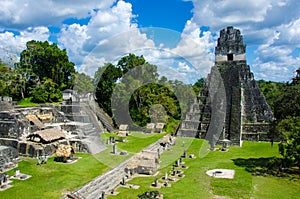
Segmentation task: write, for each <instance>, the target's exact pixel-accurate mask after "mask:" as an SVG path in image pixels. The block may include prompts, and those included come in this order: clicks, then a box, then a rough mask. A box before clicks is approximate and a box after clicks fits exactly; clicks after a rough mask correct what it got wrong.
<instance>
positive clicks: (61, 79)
mask: <svg viewBox="0 0 300 199" xmlns="http://www.w3.org/2000/svg"><path fill="white" fill-rule="evenodd" d="M18 68H19V69H22V70H23V71H25V72H24V73H25V74H26V78H27V80H28V82H30V81H31V80H34V81H35V80H38V81H43V80H44V79H45V78H49V79H51V80H52V81H53V82H54V83H55V84H57V85H58V87H59V88H60V89H61V90H63V89H66V88H71V87H72V86H73V83H74V74H75V68H74V63H72V62H70V61H69V58H68V55H67V52H66V50H65V49H63V50H61V49H59V48H58V46H57V44H55V43H53V44H49V43H48V41H44V42H41V41H35V40H32V41H29V42H27V43H26V49H25V50H23V51H22V52H21V57H20V63H19V64H18ZM35 82H36V81H35ZM32 86H34V85H27V87H32Z"/></svg>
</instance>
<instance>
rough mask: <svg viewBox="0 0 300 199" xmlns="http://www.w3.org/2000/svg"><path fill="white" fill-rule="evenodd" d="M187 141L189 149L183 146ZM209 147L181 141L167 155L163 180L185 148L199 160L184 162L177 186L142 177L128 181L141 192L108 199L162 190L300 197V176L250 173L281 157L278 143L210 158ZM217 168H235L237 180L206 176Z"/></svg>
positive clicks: (188, 194) (174, 194) (167, 193)
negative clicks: (157, 184)
mask: <svg viewBox="0 0 300 199" xmlns="http://www.w3.org/2000/svg"><path fill="white" fill-rule="evenodd" d="M183 141H184V142H185V147H183V145H182V142H183ZM205 146H207V143H206V142H205V141H203V140H198V139H187V138H178V139H177V144H176V146H174V147H173V148H172V150H171V151H166V152H164V153H163V155H162V157H161V160H162V163H161V167H160V172H159V174H158V176H156V177H158V178H159V179H160V178H161V177H162V176H163V175H164V174H165V172H169V171H170V170H171V168H172V164H173V163H174V161H175V160H176V159H177V158H178V157H180V155H182V152H183V150H184V148H186V147H188V154H190V153H193V154H195V155H196V156H197V158H196V159H184V161H185V162H186V165H188V166H189V168H188V169H187V170H184V173H185V175H186V176H185V177H184V178H182V179H180V180H179V181H178V182H176V183H172V182H171V184H172V187H171V188H161V189H155V188H151V187H150V185H151V183H152V182H153V180H154V178H155V177H153V176H152V177H139V178H134V179H133V180H131V181H129V182H128V183H130V184H138V185H140V186H141V187H140V188H139V189H138V190H132V189H126V188H122V187H120V188H118V189H117V191H118V192H120V194H119V195H117V196H109V197H108V198H110V199H113V198H137V195H138V194H142V193H144V192H146V191H151V190H158V191H159V192H161V193H162V194H163V195H164V198H167V199H168V198H170V199H173V198H180V199H184V198H187V199H188V198H214V196H215V195H218V196H226V197H228V198H232V199H235V198H236V199H240V198H245V199H246V198H247V199H249V198H255V199H256V198H263V199H264V198H275V199H276V198H279V199H281V198H300V193H299V188H300V179H299V176H296V178H293V177H274V176H266V177H262V176H255V175H253V174H252V172H249V171H250V170H251V169H249V168H253V167H254V166H260V165H263V164H262V162H264V163H265V162H266V161H267V160H268V159H269V158H271V157H274V156H277V155H278V148H277V144H274V146H273V147H271V146H270V143H267V142H261V143H258V142H244V144H243V147H242V148H240V147H230V150H229V151H228V152H221V151H213V152H209V153H208V154H207V155H205V153H206V148H205ZM199 157H200V158H199ZM216 168H223V169H234V170H235V177H234V179H218V178H212V177H210V176H208V175H206V173H205V172H206V171H207V170H210V169H216ZM294 177H295V176H294ZM161 182H163V181H161Z"/></svg>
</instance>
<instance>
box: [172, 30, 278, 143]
mask: <svg viewBox="0 0 300 199" xmlns="http://www.w3.org/2000/svg"><path fill="white" fill-rule="evenodd" d="M272 119H273V114H272V111H271V108H270V106H269V105H268V104H267V102H266V100H265V98H264V96H263V95H262V92H261V91H260V89H259V87H258V85H257V83H256V81H255V80H254V75H253V73H252V72H251V71H250V66H249V65H247V62H246V45H245V44H244V43H243V36H242V35H241V33H240V31H239V30H238V29H234V28H233V27H232V26H229V27H227V28H225V29H223V30H221V31H220V37H219V38H218V44H217V46H216V48H215V65H214V66H213V67H212V68H211V72H210V74H209V75H208V77H207V79H206V85H205V87H204V89H203V90H202V91H200V93H199V95H198V98H197V99H196V100H195V102H194V104H193V105H192V107H191V108H190V111H189V112H188V113H187V115H186V118H185V120H184V121H182V123H181V125H180V128H179V130H178V132H177V135H178V136H184V137H198V138H205V139H207V140H209V142H210V144H211V146H214V145H215V144H216V143H217V142H218V141H220V140H230V142H231V144H233V145H239V146H241V144H242V140H254V141H260V140H267V139H268V138H267V132H268V131H269V123H270V122H271V121H272Z"/></svg>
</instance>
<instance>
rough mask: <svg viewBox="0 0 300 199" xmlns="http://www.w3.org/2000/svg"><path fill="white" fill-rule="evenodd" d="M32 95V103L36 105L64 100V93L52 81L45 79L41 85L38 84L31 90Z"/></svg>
mask: <svg viewBox="0 0 300 199" xmlns="http://www.w3.org/2000/svg"><path fill="white" fill-rule="evenodd" d="M30 94H31V96H32V102H36V103H45V102H57V101H59V100H60V99H61V98H62V92H61V91H60V90H59V88H58V86H57V84H56V83H54V82H53V81H52V80H51V79H45V80H44V81H43V82H42V83H41V84H38V85H37V86H36V87H35V88H34V89H32V90H31V92H30Z"/></svg>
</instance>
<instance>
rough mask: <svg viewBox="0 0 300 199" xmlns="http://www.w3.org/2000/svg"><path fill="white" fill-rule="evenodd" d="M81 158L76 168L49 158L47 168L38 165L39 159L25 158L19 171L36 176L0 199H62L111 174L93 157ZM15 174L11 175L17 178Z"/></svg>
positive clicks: (14, 182)
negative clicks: (77, 189) (104, 175)
mask: <svg viewBox="0 0 300 199" xmlns="http://www.w3.org/2000/svg"><path fill="white" fill-rule="evenodd" d="M76 156H79V157H81V158H80V159H79V160H78V161H77V162H75V163H72V164H63V163H58V162H55V161H53V159H54V158H53V157H52V158H49V160H48V162H47V164H43V165H36V163H37V161H36V159H32V158H22V159H23V160H22V161H21V162H19V166H18V168H17V169H19V170H20V172H21V173H25V174H28V175H32V177H31V178H29V179H27V180H25V181H21V180H13V183H12V185H13V187H12V188H10V189H8V190H5V191H2V192H0V198H24V199H25V198H32V199H33V198H49V199H50V198H61V197H62V196H63V194H64V193H67V192H68V191H71V190H74V189H75V188H77V187H80V186H82V185H84V184H86V183H87V182H89V181H90V180H91V179H93V178H95V177H96V176H98V175H99V174H101V173H103V172H104V171H105V170H107V166H105V165H103V164H102V163H100V162H99V161H97V160H96V159H95V158H94V157H93V156H92V155H89V154H77V155H76ZM15 170H16V169H14V170H11V171H9V172H8V174H10V175H13V173H14V171H15Z"/></svg>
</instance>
